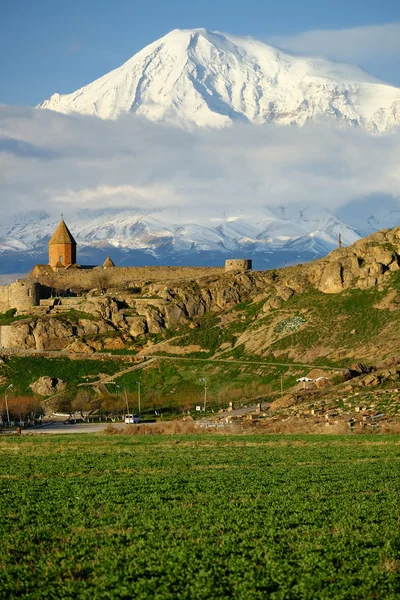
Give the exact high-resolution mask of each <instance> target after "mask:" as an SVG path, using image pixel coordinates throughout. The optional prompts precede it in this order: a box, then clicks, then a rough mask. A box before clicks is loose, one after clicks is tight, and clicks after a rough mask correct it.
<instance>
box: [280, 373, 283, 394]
mask: <svg viewBox="0 0 400 600" xmlns="http://www.w3.org/2000/svg"><path fill="white" fill-rule="evenodd" d="M280 375H281V396H283V379H282V377H283V375H282V371H281V372H280Z"/></svg>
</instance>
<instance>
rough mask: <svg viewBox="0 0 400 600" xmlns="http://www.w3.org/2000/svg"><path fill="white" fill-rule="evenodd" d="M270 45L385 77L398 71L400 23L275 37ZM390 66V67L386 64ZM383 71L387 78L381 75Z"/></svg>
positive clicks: (399, 60)
mask: <svg viewBox="0 0 400 600" xmlns="http://www.w3.org/2000/svg"><path fill="white" fill-rule="evenodd" d="M268 42H269V43H271V44H273V45H276V46H279V47H280V48H282V49H286V50H288V51H291V52H297V53H298V54H308V55H317V56H324V57H326V58H330V59H331V60H335V61H341V62H346V63H353V64H358V65H362V66H366V67H368V66H369V65H370V66H371V67H372V68H373V67H375V69H376V73H375V74H376V75H378V76H383V77H384V76H385V75H386V74H387V73H389V72H390V70H391V69H393V71H394V70H396V71H398V68H399V62H400V23H399V22H395V23H388V24H383V25H368V26H363V27H353V28H349V29H331V30H322V29H320V30H314V31H306V32H304V33H300V34H298V35H295V36H291V37H282V36H281V37H272V38H270V39H269V40H268ZM385 63H386V64H385ZM381 69H383V74H380V73H379V71H380V70H381Z"/></svg>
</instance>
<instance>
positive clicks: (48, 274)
mask: <svg viewBox="0 0 400 600" xmlns="http://www.w3.org/2000/svg"><path fill="white" fill-rule="evenodd" d="M251 269H252V261H251V260H246V259H236V260H227V261H226V262H225V267H222V266H221V267H168V266H159V267H156V266H153V267H134V266H132V267H116V266H115V264H114V262H113V261H112V259H111V257H110V256H108V257H107V258H106V260H105V261H104V263H103V265H102V266H97V267H95V266H85V265H84V266H82V265H78V264H77V244H76V241H75V240H74V237H73V235H72V233H71V232H70V230H69V229H68V227H67V225H66V224H65V222H64V219H62V220H61V221H60V223H59V224H58V226H57V229H56V231H55V232H54V234H53V236H52V237H51V239H50V241H49V262H48V264H47V265H45V264H41V265H36V266H35V267H34V268H33V270H32V272H31V273H30V275H29V277H28V278H27V279H24V280H19V281H16V282H15V283H12V284H10V285H8V286H0V313H1V312H5V311H7V310H9V309H10V308H15V309H16V310H17V311H18V313H19V314H29V313H30V312H31V313H32V312H34V313H35V314H36V313H38V314H39V313H40V309H41V308H43V309H45V308H46V302H48V300H49V298H54V297H55V296H58V297H62V298H63V302H65V298H66V297H68V296H69V295H72V296H76V295H82V294H85V293H87V292H88V291H90V290H94V289H102V290H103V288H104V287H106V289H108V288H119V287H120V288H129V287H132V286H133V287H137V288H140V287H141V286H142V285H143V284H145V282H149V281H153V282H160V281H175V282H176V281H185V280H196V279H198V278H202V277H208V276H213V277H214V276H222V275H223V274H224V272H227V271H228V272H231V273H232V274H234V273H245V272H246V271H249V270H251ZM103 270H107V273H102V271H103ZM103 291H104V290H103ZM34 307H39V310H36V311H35V310H33V311H32V309H33V308H34Z"/></svg>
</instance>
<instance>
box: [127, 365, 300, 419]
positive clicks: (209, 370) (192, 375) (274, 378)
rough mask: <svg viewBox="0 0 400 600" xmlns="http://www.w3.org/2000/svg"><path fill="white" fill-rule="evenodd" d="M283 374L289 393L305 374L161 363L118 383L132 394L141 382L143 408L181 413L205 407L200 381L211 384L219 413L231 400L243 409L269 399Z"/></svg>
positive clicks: (278, 369) (277, 369)
mask: <svg viewBox="0 0 400 600" xmlns="http://www.w3.org/2000/svg"><path fill="white" fill-rule="evenodd" d="M281 372H282V374H283V387H284V388H285V389H286V388H287V387H289V386H290V385H293V384H294V381H295V377H296V376H295V374H294V373H297V376H300V375H303V374H304V370H301V369H300V371H298V370H295V369H292V370H289V369H288V368H287V367H280V366H258V365H251V364H249V365H245V364H244V365H241V364H235V363H232V364H229V363H215V362H212V361H204V362H203V361H196V360H192V361H191V360H188V361H186V360H185V361H176V362H175V361H171V360H162V359H161V360H160V361H159V362H158V363H156V364H154V365H152V366H151V368H149V369H144V370H141V371H132V372H131V373H127V374H125V375H123V376H122V377H119V378H118V379H117V380H116V381H117V383H118V385H119V386H120V388H121V389H124V390H127V391H128V392H136V390H137V382H138V381H140V382H141V390H142V391H141V396H142V406H143V407H147V408H151V407H152V406H153V405H157V406H159V407H161V406H162V407H163V408H164V409H165V410H168V409H169V410H172V411H179V412H180V411H181V409H182V407H186V408H187V409H193V408H194V406H195V405H196V404H199V403H202V401H203V394H204V383H203V382H201V381H200V378H205V379H206V381H207V389H208V405H209V406H210V407H213V408H214V409H219V408H223V407H227V406H228V402H229V400H233V401H234V402H235V403H236V404H237V405H240V404H241V403H243V404H245V403H246V402H247V399H250V398H254V397H257V396H259V395H263V396H265V397H266V398H267V397H268V396H269V394H271V393H272V392H274V391H275V392H276V391H278V390H279V389H280V373H281Z"/></svg>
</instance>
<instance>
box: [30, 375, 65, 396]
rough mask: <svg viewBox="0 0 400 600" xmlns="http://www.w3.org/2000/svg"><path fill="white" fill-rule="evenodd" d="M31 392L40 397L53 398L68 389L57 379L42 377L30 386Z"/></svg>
mask: <svg viewBox="0 0 400 600" xmlns="http://www.w3.org/2000/svg"><path fill="white" fill-rule="evenodd" d="M29 387H30V388H31V390H32V391H33V392H34V393H35V394H38V396H51V395H52V394H57V393H59V392H63V391H64V390H66V389H67V384H66V383H65V382H64V381H62V379H57V378H56V377H47V376H46V377H40V378H39V379H38V380H37V381H35V382H34V383H32V384H31V385H30V386H29Z"/></svg>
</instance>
